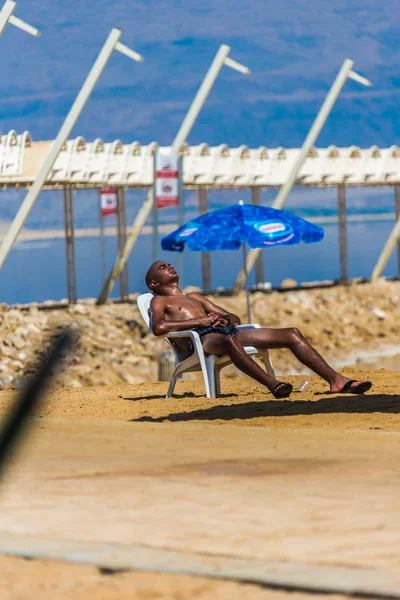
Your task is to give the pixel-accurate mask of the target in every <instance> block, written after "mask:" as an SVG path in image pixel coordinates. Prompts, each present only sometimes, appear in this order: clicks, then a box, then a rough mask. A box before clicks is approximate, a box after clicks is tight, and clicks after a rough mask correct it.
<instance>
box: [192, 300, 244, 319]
mask: <svg viewBox="0 0 400 600" xmlns="http://www.w3.org/2000/svg"><path fill="white" fill-rule="evenodd" d="M190 295H191V296H193V298H196V300H198V301H199V302H201V304H202V305H203V307H204V310H205V311H206V313H207V314H208V315H209V314H215V315H218V317H221V318H222V319H225V320H226V321H227V324H228V323H229V324H230V325H240V319H239V317H238V316H237V315H235V314H234V313H230V312H227V311H226V310H225V309H224V308H222V307H221V306H218V305H217V304H214V302H211V300H209V298H206V297H205V296H202V295H201V294H190Z"/></svg>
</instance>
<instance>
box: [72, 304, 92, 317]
mask: <svg viewBox="0 0 400 600" xmlns="http://www.w3.org/2000/svg"><path fill="white" fill-rule="evenodd" d="M70 312H72V313H78V314H79V315H86V314H87V312H88V308H87V307H86V306H84V305H83V304H74V305H73V306H71V307H70Z"/></svg>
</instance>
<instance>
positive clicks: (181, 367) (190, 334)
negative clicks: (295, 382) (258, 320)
mask: <svg viewBox="0 0 400 600" xmlns="http://www.w3.org/2000/svg"><path fill="white" fill-rule="evenodd" d="M152 297H153V294H152V293H148V294H141V295H140V296H139V297H138V299H137V304H138V307H139V310H140V314H141V315H142V318H143V320H144V322H145V323H146V325H147V327H148V328H149V330H150V331H151V326H150V314H149V309H150V302H151V299H152ZM259 327H260V325H256V324H255V323H254V324H251V325H239V326H238V329H257V328H259ZM176 338H190V339H191V340H192V342H193V347H194V352H193V354H192V355H191V356H189V357H188V356H185V357H183V356H181V355H180V352H179V349H178V348H177V347H176V345H175V344H174V339H176ZM165 339H166V340H167V342H168V343H169V344H170V346H171V347H172V349H173V351H174V353H175V368H174V372H173V373H172V377H171V381H170V384H169V388H168V392H167V396H166V397H167V398H171V396H172V394H173V393H174V389H175V384H176V381H177V379H179V378H181V377H182V375H183V373H191V372H194V371H202V373H203V378H204V384H205V387H206V395H207V398H216V397H217V396H219V395H220V393H221V384H220V372H221V370H222V369H223V368H224V367H227V366H228V365H230V364H231V359H230V358H229V357H228V356H206V354H205V353H204V350H203V346H202V343H201V340H200V336H199V334H198V333H197V331H190V330H188V331H177V332H174V333H169V334H168V335H167V336H166V338H165ZM245 350H246V352H247V354H249V355H250V356H252V355H255V354H259V355H260V356H261V357H262V360H263V362H264V365H265V370H266V371H267V373H268V374H269V375H272V376H274V369H273V368H272V363H271V359H270V357H269V353H268V350H258V349H257V348H254V347H253V346H246V347H245Z"/></svg>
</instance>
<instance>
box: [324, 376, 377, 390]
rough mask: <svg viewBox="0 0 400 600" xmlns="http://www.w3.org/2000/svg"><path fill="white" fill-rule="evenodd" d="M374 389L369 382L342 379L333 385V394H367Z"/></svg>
mask: <svg viewBox="0 0 400 600" xmlns="http://www.w3.org/2000/svg"><path fill="white" fill-rule="evenodd" d="M371 387H372V382H371V381H368V380H362V381H356V380H355V379H348V378H347V377H340V379H338V380H337V381H335V383H333V384H332V385H331V390H330V391H331V394H365V392H368V390H369V389H371Z"/></svg>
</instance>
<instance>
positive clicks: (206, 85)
mask: <svg viewBox="0 0 400 600" xmlns="http://www.w3.org/2000/svg"><path fill="white" fill-rule="evenodd" d="M229 51H230V47H229V46H225V45H222V46H220V48H219V50H218V52H217V54H216V56H215V58H214V60H213V62H212V64H211V66H210V68H209V70H208V72H207V74H206V76H205V78H204V79H203V82H202V84H201V86H200V88H199V90H198V92H197V94H196V96H195V98H194V100H193V102H192V104H191V106H190V108H189V110H188V112H187V114H186V117H185V118H184V120H183V122H182V125H181V127H180V129H179V131H178V133H177V134H176V137H175V139H174V141H173V143H172V146H171V148H170V154H172V155H174V154H178V152H179V151H180V149H181V147H182V145H183V143H184V142H185V141H186V139H187V137H188V135H189V133H190V131H191V129H192V127H193V125H194V123H195V121H196V119H197V117H198V115H199V113H200V111H201V109H202V108H203V105H204V103H205V101H206V100H207V97H208V95H209V93H210V91H211V89H212V87H213V85H214V83H215V80H216V79H217V77H218V75H219V72H220V71H221V69H222V67H223V65H224V64H225V65H226V66H228V67H231V68H232V69H235V70H237V71H240V72H241V73H246V74H247V73H250V71H249V69H248V68H247V67H245V66H243V65H241V64H239V63H237V62H236V61H234V60H232V59H228V58H227V57H228V54H229ZM153 204H154V189H153V187H151V188H150V191H149V193H148V195H147V198H146V200H145V201H144V203H143V205H142V206H141V208H140V210H139V212H138V214H137V216H136V219H135V221H134V223H133V224H132V227H131V230H130V233H129V235H128V238H127V241H126V244H125V246H124V248H123V249H122V251H121V252H120V253H119V254H118V256H117V258H116V261H115V263H114V266H113V268H112V270H111V272H110V274H109V276H108V278H107V281H106V283H105V285H104V286H103V289H102V290H101V292H100V294H99V297H98V299H97V304H104V303H105V302H107V299H108V297H109V295H110V293H111V292H112V289H113V287H114V285H115V281H116V279H117V277H118V275H119V273H120V271H121V270H122V269H123V267H124V265H125V263H126V261H127V260H128V258H129V255H130V253H131V252H132V249H133V247H134V245H135V244H136V241H137V239H138V237H139V235H140V232H141V231H142V229H143V227H144V225H145V223H146V221H147V219H148V217H149V215H150V213H151V210H152V207H153Z"/></svg>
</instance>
